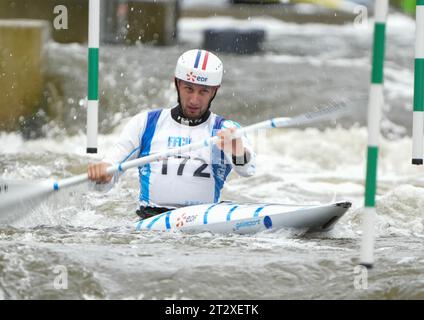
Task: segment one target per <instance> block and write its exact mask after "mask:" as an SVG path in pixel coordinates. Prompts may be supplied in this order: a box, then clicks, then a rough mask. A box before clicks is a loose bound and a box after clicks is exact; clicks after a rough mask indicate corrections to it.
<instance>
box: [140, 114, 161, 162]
mask: <svg viewBox="0 0 424 320" xmlns="http://www.w3.org/2000/svg"><path fill="white" fill-rule="evenodd" d="M161 112H162V109H157V110H152V111H149V113H148V114H147V122H146V128H145V129H144V132H143V135H142V137H141V141H140V154H139V156H138V157H140V156H141V157H144V156H146V155H148V154H149V153H150V147H151V142H152V138H153V135H154V134H155V130H156V125H157V123H158V120H159V116H160V114H161Z"/></svg>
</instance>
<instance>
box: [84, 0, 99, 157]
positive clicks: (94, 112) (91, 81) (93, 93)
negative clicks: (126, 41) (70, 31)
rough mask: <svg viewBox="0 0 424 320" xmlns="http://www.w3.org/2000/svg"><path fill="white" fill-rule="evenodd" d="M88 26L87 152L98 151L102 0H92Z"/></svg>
mask: <svg viewBox="0 0 424 320" xmlns="http://www.w3.org/2000/svg"><path fill="white" fill-rule="evenodd" d="M88 26H89V29H88V101H87V153H97V131H98V112H99V38H100V0H90V3H89V19H88Z"/></svg>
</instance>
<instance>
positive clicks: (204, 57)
mask: <svg viewBox="0 0 424 320" xmlns="http://www.w3.org/2000/svg"><path fill="white" fill-rule="evenodd" d="M222 75H223V65H222V62H221V60H220V59H219V58H218V57H217V56H216V55H214V54H213V53H211V52H208V51H205V50H197V49H196V50H189V51H187V52H185V53H183V54H182V55H181V56H180V57H179V59H178V61H177V66H176V68H175V87H176V89H177V93H178V104H177V105H176V106H174V107H173V108H171V109H159V110H153V111H146V112H142V113H139V114H137V115H136V116H134V117H133V118H132V119H131V120H130V121H129V123H128V124H127V125H126V126H125V128H124V130H123V132H122V134H121V136H120V139H119V141H118V143H117V144H116V145H115V147H114V150H113V152H112V153H111V154H109V155H108V156H107V158H106V159H104V160H103V161H102V162H101V163H97V164H91V165H89V167H88V176H89V178H90V180H92V181H96V182H98V183H109V182H115V181H116V180H117V178H118V174H115V175H114V176H112V175H107V174H106V168H107V167H108V166H110V165H111V164H119V163H123V162H125V161H128V160H131V159H135V158H139V157H144V156H147V155H149V154H153V153H157V152H161V151H163V150H165V149H167V148H175V147H179V146H184V145H186V144H190V143H196V142H199V141H203V140H204V139H207V138H209V137H211V136H213V135H218V136H219V137H220V140H219V141H218V143H217V144H216V145H214V146H211V147H205V148H203V149H200V150H196V151H192V152H190V153H188V154H181V155H179V156H175V157H170V158H168V159H166V160H163V161H156V162H152V163H149V164H146V165H144V166H142V167H139V178H140V198H139V200H140V209H139V210H137V214H138V215H139V216H140V217H141V218H142V219H144V218H148V217H151V216H154V215H156V214H159V213H162V212H165V211H168V210H170V209H174V208H178V207H182V206H188V205H195V204H202V203H215V202H219V199H220V194H221V190H222V188H223V186H224V182H225V180H226V178H227V176H228V174H229V173H230V172H231V170H232V169H234V170H235V171H236V172H237V173H238V174H239V175H240V176H245V177H247V176H251V175H253V174H254V172H255V154H254V152H253V150H252V148H251V147H250V146H249V144H248V142H247V139H246V138H245V137H243V138H239V139H235V140H233V141H231V139H229V135H231V133H232V132H234V130H236V128H237V127H240V126H239V125H238V124H237V123H235V122H233V121H229V120H225V119H224V118H223V117H221V116H219V115H217V114H214V113H213V112H211V111H210V106H211V102H212V100H213V99H214V98H215V95H216V93H217V91H218V89H219V87H220V85H221V81H222ZM112 179H113V180H112Z"/></svg>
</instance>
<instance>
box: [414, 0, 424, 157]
mask: <svg viewBox="0 0 424 320" xmlns="http://www.w3.org/2000/svg"><path fill="white" fill-rule="evenodd" d="M414 78H415V79H414V114H413V119H412V164H416V165H422V164H423V134H424V133H423V129H424V128H423V126H424V0H417V10H416V32H415V76H414Z"/></svg>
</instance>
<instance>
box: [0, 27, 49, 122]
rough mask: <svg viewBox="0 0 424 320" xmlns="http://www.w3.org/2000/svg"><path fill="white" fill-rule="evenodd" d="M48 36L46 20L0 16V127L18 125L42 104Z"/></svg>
mask: <svg viewBox="0 0 424 320" xmlns="http://www.w3.org/2000/svg"><path fill="white" fill-rule="evenodd" d="M48 36H49V25H48V23H47V22H45V21H39V20H0V130H14V129H16V128H17V127H18V126H19V122H20V118H21V120H22V119H23V118H25V117H28V116H31V115H32V114H34V113H35V112H36V111H37V110H38V108H39V107H40V102H41V100H42V95H43V89H44V79H43V58H44V57H43V47H44V43H45V42H46V41H47V39H48Z"/></svg>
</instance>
